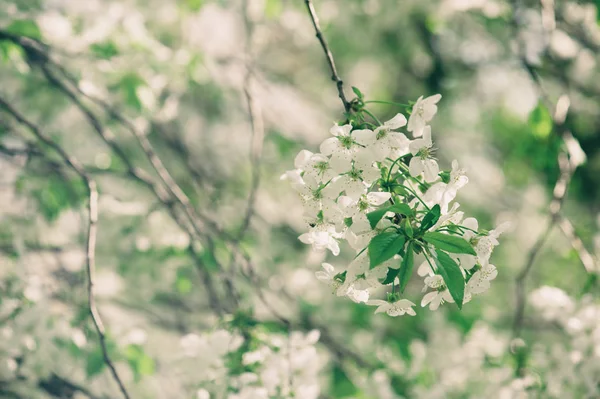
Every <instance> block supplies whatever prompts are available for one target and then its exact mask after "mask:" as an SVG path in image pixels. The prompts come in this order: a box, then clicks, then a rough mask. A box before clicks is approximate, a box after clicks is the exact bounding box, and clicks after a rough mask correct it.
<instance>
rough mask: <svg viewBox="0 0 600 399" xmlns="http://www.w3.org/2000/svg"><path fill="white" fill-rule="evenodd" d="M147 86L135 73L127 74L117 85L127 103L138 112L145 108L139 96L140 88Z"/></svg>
mask: <svg viewBox="0 0 600 399" xmlns="http://www.w3.org/2000/svg"><path fill="white" fill-rule="evenodd" d="M145 84H146V82H145V81H144V79H142V77H141V76H140V75H138V74H137V73H135V72H129V73H126V74H125V75H124V76H123V77H122V78H121V80H120V81H119V83H118V84H117V87H118V88H119V90H120V91H121V93H122V95H123V97H124V99H125V103H126V104H127V105H129V106H130V107H132V108H133V109H135V110H136V111H138V112H139V111H141V110H142V108H143V104H142V101H141V100H140V98H139V96H138V88H140V87H142V86H144V85H145Z"/></svg>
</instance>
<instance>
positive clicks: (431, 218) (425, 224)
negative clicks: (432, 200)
mask: <svg viewBox="0 0 600 399" xmlns="http://www.w3.org/2000/svg"><path fill="white" fill-rule="evenodd" d="M440 215H441V212H440V206H439V205H437V204H436V205H434V206H433V208H431V210H430V211H429V212H428V213H427V215H425V217H423V220H422V221H421V231H427V230H429V229H430V228H431V227H433V225H434V224H436V223H437V221H438V220H440Z"/></svg>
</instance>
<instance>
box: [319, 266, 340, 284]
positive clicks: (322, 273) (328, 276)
mask: <svg viewBox="0 0 600 399" xmlns="http://www.w3.org/2000/svg"><path fill="white" fill-rule="evenodd" d="M321 267H323V270H319V271H318V272H316V273H315V276H316V277H317V280H319V281H323V282H324V283H326V284H327V285H329V286H330V287H334V286H335V283H336V280H335V275H336V274H337V273H335V269H334V267H333V266H332V265H330V264H329V263H321Z"/></svg>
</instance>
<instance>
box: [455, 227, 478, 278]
mask: <svg viewBox="0 0 600 399" xmlns="http://www.w3.org/2000/svg"><path fill="white" fill-rule="evenodd" d="M461 225H462V226H464V227H467V228H468V230H465V233H464V234H463V239H465V240H466V241H471V240H472V239H473V238H474V237H475V235H476V233H474V232H473V231H472V230H475V231H477V229H478V227H479V223H478V222H477V219H475V218H466V219H465V220H463V221H462V223H461ZM475 252H477V249H475ZM452 257H453V258H454V259H455V260H457V261H458V262H459V263H460V266H461V267H462V268H463V269H466V270H471V269H472V268H473V266H475V265H476V264H477V262H478V258H477V256H473V255H469V254H453V255H452Z"/></svg>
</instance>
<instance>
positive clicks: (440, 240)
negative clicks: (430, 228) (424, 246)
mask: <svg viewBox="0 0 600 399" xmlns="http://www.w3.org/2000/svg"><path fill="white" fill-rule="evenodd" d="M423 239H424V240H425V241H427V242H428V243H429V244H431V245H433V246H434V247H436V248H437V249H441V250H443V251H446V252H451V253H453V254H469V255H477V253H476V252H475V250H474V249H473V246H472V245H471V244H469V242H468V241H467V240H465V239H464V238H462V237H457V236H451V235H449V234H443V233H438V232H437V231H434V232H431V233H425V234H424V235H423Z"/></svg>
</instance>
